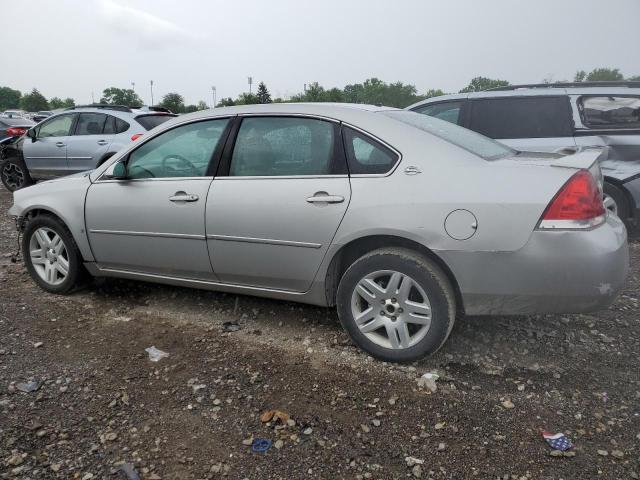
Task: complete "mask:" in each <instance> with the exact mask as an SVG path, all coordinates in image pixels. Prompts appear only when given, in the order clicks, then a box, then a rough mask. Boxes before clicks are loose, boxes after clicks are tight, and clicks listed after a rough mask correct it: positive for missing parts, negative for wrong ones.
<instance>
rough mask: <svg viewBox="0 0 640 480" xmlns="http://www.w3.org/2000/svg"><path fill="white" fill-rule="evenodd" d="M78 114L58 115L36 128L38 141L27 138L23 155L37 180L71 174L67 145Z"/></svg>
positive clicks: (23, 147) (23, 145)
mask: <svg viewBox="0 0 640 480" xmlns="http://www.w3.org/2000/svg"><path fill="white" fill-rule="evenodd" d="M75 117H76V114H75V113H67V114H64V115H57V116H55V117H53V118H50V119H49V120H46V121H45V122H43V123H41V124H40V125H38V126H37V127H35V132H36V139H35V141H33V140H32V139H30V138H25V139H24V142H23V144H22V154H23V156H24V161H25V163H26V165H27V168H28V169H29V171H30V172H31V174H32V176H34V177H37V178H43V177H50V176H60V175H66V174H68V173H69V169H68V167H67V144H68V142H69V134H70V131H71V128H72V126H73V124H74V120H75Z"/></svg>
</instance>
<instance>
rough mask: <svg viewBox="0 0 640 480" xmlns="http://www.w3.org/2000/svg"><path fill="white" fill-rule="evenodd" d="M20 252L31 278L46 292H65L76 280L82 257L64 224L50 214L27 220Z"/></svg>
mask: <svg viewBox="0 0 640 480" xmlns="http://www.w3.org/2000/svg"><path fill="white" fill-rule="evenodd" d="M22 256H23V258H24V263H25V265H26V267H27V270H28V271H29V274H30V275H31V278H33V280H34V281H35V282H36V283H37V284H38V285H39V286H40V287H41V288H42V289H43V290H46V291H47V292H51V293H67V292H69V291H71V290H72V289H73V288H74V287H76V286H77V284H78V283H79V281H80V279H81V277H82V272H83V270H82V269H83V266H82V257H81V255H80V251H79V250H78V247H77V246H76V243H75V241H74V240H73V237H72V236H71V233H70V232H69V230H68V229H67V227H66V226H65V225H64V224H63V223H62V222H61V221H60V220H58V219H57V218H55V217H53V216H50V215H37V216H35V217H33V218H32V219H31V220H29V222H28V223H27V226H26V227H25V230H24V234H23V237H22Z"/></svg>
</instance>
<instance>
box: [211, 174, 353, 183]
mask: <svg viewBox="0 0 640 480" xmlns="http://www.w3.org/2000/svg"><path fill="white" fill-rule="evenodd" d="M313 178H349V175H346V174H344V173H340V174H338V175H256V176H251V175H245V176H237V177H229V176H224V177H223V176H221V177H215V181H216V182H217V181H219V180H225V181H226V180H279V179H284V180H295V179H298V180H304V179H313Z"/></svg>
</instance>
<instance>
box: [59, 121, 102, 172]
mask: <svg viewBox="0 0 640 480" xmlns="http://www.w3.org/2000/svg"><path fill="white" fill-rule="evenodd" d="M109 117H110V116H109V115H106V114H104V113H91V112H86V113H80V114H79V117H78V121H77V122H76V127H75V129H74V133H73V135H72V136H71V137H70V138H69V141H68V145H67V164H68V168H69V171H71V172H83V171H85V170H91V169H93V168H95V167H96V166H97V164H98V162H99V161H100V159H101V158H102V156H103V155H104V154H105V153H107V150H108V149H109V145H110V144H111V141H112V140H113V133H109V130H107V133H105V126H106V124H107V119H108V118H109ZM111 118H113V117H111Z"/></svg>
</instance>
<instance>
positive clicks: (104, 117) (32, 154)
mask: <svg viewBox="0 0 640 480" xmlns="http://www.w3.org/2000/svg"><path fill="white" fill-rule="evenodd" d="M162 110H164V109H162ZM173 117H175V115H173V114H171V113H168V111H156V110H149V109H136V108H129V107H124V106H117V105H89V106H77V107H72V108H68V109H66V110H64V111H62V112H60V113H58V114H56V115H52V116H50V117H48V118H47V119H46V120H44V121H42V122H40V123H39V124H38V125H36V126H35V127H33V128H31V129H30V130H28V131H27V134H26V136H25V137H24V138H22V139H21V140H19V141H18V142H16V143H15V145H13V146H12V147H11V149H9V151H8V152H6V153H5V154H6V156H7V157H8V158H7V160H5V161H4V162H3V163H2V164H1V165H0V179H1V180H2V183H3V184H4V186H5V187H6V188H7V189H9V190H11V191H13V190H17V189H19V188H22V187H25V186H27V185H30V184H32V183H33V182H35V181H37V180H43V179H49V178H53V177H58V176H62V175H69V174H73V173H78V172H84V171H86V170H91V169H94V168H96V167H97V166H99V165H101V164H102V163H104V162H105V161H106V160H107V159H108V158H109V157H111V156H112V155H113V154H114V153H115V152H117V151H118V150H120V149H121V148H123V147H125V146H127V145H129V144H130V143H131V142H132V141H135V140H136V139H138V138H139V137H140V136H141V135H142V134H144V133H146V132H147V131H148V130H151V129H152V128H154V127H156V126H158V125H160V124H161V123H163V122H165V121H167V120H169V119H171V118H173Z"/></svg>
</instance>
